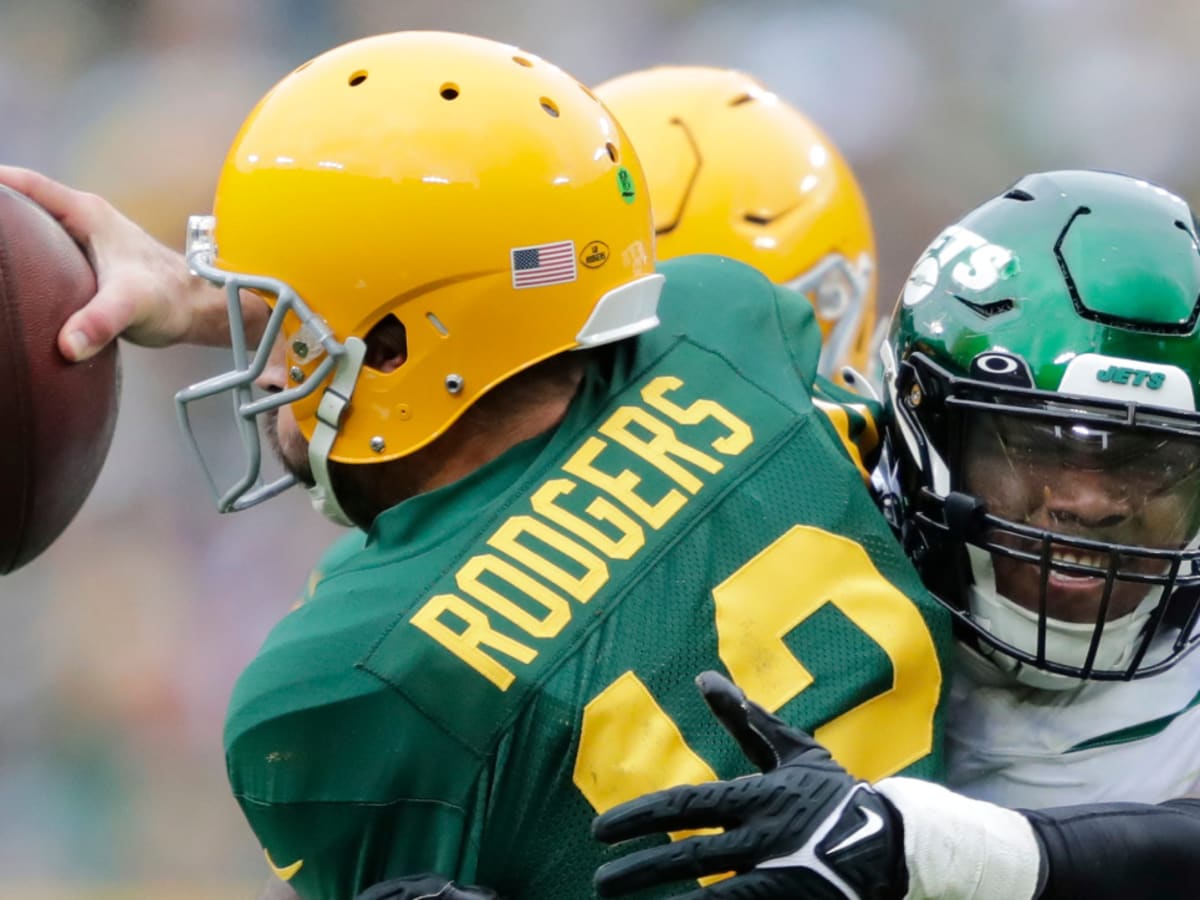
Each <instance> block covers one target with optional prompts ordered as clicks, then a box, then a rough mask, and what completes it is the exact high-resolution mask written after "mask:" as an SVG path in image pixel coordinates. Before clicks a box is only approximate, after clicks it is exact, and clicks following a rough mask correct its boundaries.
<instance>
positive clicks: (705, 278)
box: [652, 254, 821, 387]
mask: <svg viewBox="0 0 1200 900" xmlns="http://www.w3.org/2000/svg"><path fill="white" fill-rule="evenodd" d="M659 271H660V272H662V273H663V274H664V275H665V276H666V282H665V284H664V287H663V293H662V299H661V301H660V304H659V318H660V320H661V322H662V325H661V327H660V328H659V329H657V332H656V333H657V335H658V336H659V338H660V339H661V338H668V339H669V338H670V337H671V336H674V335H678V334H686V335H687V336H688V337H689V338H691V339H692V340H694V341H696V342H697V343H699V344H703V345H705V346H708V347H710V348H712V349H713V350H715V351H717V352H720V353H722V354H724V355H726V356H727V357H728V359H729V360H730V361H731V362H734V363H735V364H736V365H737V366H738V367H739V368H741V369H743V370H744V371H745V372H746V374H747V375H749V376H751V377H752V378H753V377H754V376H756V375H761V376H764V377H769V378H771V379H773V380H775V381H779V380H780V379H783V378H787V377H788V376H789V374H790V376H791V377H792V378H793V379H798V380H799V381H801V382H802V383H803V384H804V385H805V386H806V387H807V386H808V385H811V384H812V382H813V380H814V379H815V378H816V371H817V360H818V358H819V357H820V354H821V329H820V326H819V325H818V323H817V321H816V316H815V315H814V313H813V309H812V304H810V303H809V302H808V300H806V299H805V298H804V297H803V296H801V295H800V294H797V293H796V292H795V291H791V290H788V289H787V288H784V287H779V286H778V285H775V284H772V283H771V281H770V280H768V279H767V277H766V276H765V275H763V274H762V273H761V272H759V271H758V270H757V269H754V268H752V267H751V266H747V265H745V264H744V263H740V262H737V261H735V260H732V259H727V258H725V257H723V256H712V255H707V254H701V255H696V256H684V257H679V258H677V259H673V260H669V261H667V262H664V263H662V264H661V266H660V267H659ZM652 334H655V332H652ZM780 363H785V364H786V367H785V368H782V369H781V367H780Z"/></svg>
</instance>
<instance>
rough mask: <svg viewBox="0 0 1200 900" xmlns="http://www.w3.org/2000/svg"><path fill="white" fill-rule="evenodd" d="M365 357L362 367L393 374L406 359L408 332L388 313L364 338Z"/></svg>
mask: <svg viewBox="0 0 1200 900" xmlns="http://www.w3.org/2000/svg"><path fill="white" fill-rule="evenodd" d="M366 344H367V355H366V356H365V357H364V358H363V365H365V366H367V367H369V368H372V369H376V370H377V371H380V372H384V373H387V372H394V371H395V370H396V369H398V368H400V367H401V366H402V365H404V361H405V360H406V359H408V331H407V330H406V329H405V327H404V323H403V322H401V321H400V320H399V319H397V318H396V317H395V316H394V315H393V314H391V313H388V314H387V315H386V316H384V317H383V318H382V319H380V320H379V321H378V322H376V323H375V325H374V327H373V328H372V329H371V330H370V331H368V332H367V336H366Z"/></svg>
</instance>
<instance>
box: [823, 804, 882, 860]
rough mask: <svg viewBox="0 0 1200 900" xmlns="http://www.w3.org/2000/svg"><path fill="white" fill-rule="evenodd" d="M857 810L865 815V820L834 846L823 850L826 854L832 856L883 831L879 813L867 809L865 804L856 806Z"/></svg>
mask: <svg viewBox="0 0 1200 900" xmlns="http://www.w3.org/2000/svg"><path fill="white" fill-rule="evenodd" d="M858 811H859V812H860V813H862V814H863V815H864V816H866V817H867V821H865V822H863V823H862V824H861V825H859V826H858V827H857V828H856V829H854V831H852V832H850V834H848V835H846V837H845V838H843V839H842V841H841V842H840V843H839V844H838V845H837V846H836V847H830V848H829V849H828V850H826V851H825V855H826V856H832V855H833V854H834V853H839V852H841V851H842V850H845V849H846V848H847V847H853V846H854V845H855V844H861V843H862V842H863V841H865V840H866V839H867V838H869V837H872V836H874V835H876V834H879V832H881V831H883V819H882V818H881V817H880V815H879V813H877V812H875V810H873V809H867V808H866V807H865V806H860V807H858Z"/></svg>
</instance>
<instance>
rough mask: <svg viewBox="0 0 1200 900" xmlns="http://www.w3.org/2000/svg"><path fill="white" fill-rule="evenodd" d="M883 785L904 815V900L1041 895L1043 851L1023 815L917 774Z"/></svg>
mask: <svg viewBox="0 0 1200 900" xmlns="http://www.w3.org/2000/svg"><path fill="white" fill-rule="evenodd" d="M875 789H876V790H878V791H879V793H881V794H883V795H884V796H885V797H887V798H888V800H890V801H891V802H892V804H893V805H894V806H895V807H896V809H897V811H899V813H900V817H901V818H902V819H903V820H904V858H905V861H906V862H907V863H908V893H907V894H906V895H905V897H904V900H923V898H934V897H936V898H941V900H1033V898H1034V897H1035V895H1036V892H1037V889H1038V875H1039V871H1040V869H1041V855H1042V853H1041V845H1040V844H1039V843H1038V839H1037V837H1036V836H1035V835H1034V833H1033V826H1032V825H1031V824H1030V823H1029V820H1028V819H1026V818H1025V817H1024V816H1023V815H1021V814H1020V813H1018V812H1014V811H1013V810H1011V809H1006V808H1005V807H1003V806H996V805H995V804H993V803H986V802H984V801H982V800H972V799H970V798H969V797H964V796H963V795H962V794H956V793H954V792H953V791H950V790H947V789H946V788H944V787H941V786H940V785H936V784H933V783H931V782H928V781H920V780H918V779H916V778H885V779H883V781H880V782H878V783H877V784H876V785H875Z"/></svg>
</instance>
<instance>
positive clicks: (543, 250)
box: [512, 241, 576, 288]
mask: <svg viewBox="0 0 1200 900" xmlns="http://www.w3.org/2000/svg"><path fill="white" fill-rule="evenodd" d="M575 278H576V273H575V242H574V241H556V242H555V243H553V244H536V245H534V246H533V247H514V248H513V249H512V283H513V287H514V288H531V287H544V286H545V285H548V284H566V283H567V282H568V281H574V280H575Z"/></svg>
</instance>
